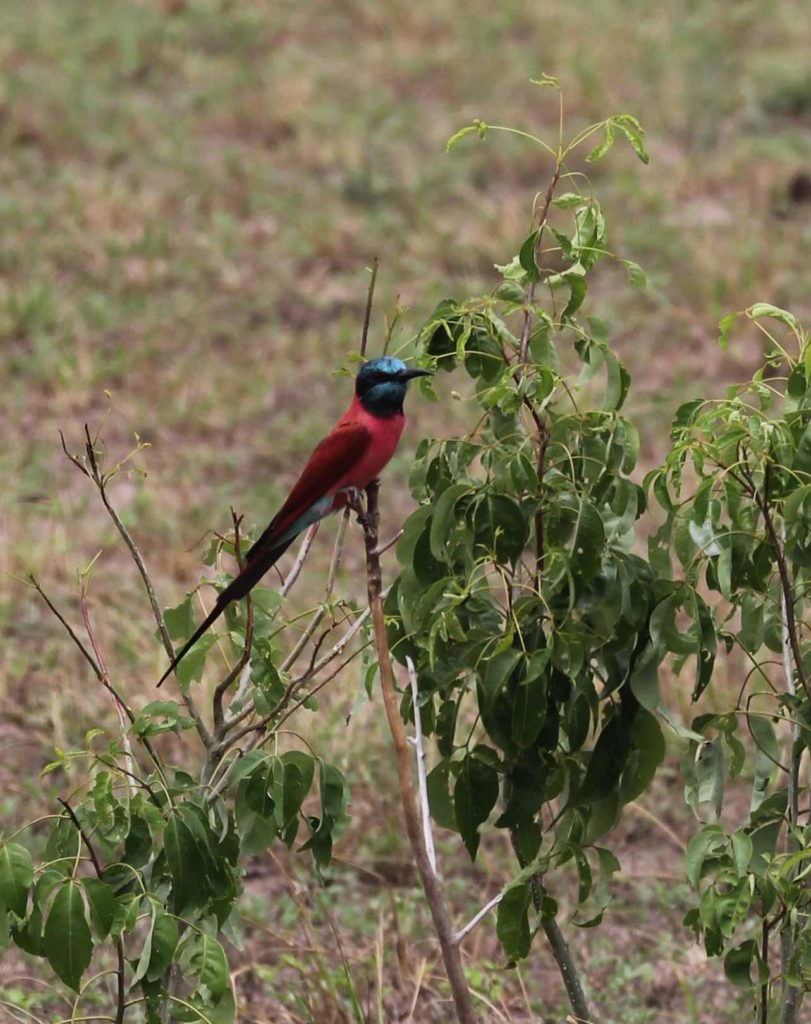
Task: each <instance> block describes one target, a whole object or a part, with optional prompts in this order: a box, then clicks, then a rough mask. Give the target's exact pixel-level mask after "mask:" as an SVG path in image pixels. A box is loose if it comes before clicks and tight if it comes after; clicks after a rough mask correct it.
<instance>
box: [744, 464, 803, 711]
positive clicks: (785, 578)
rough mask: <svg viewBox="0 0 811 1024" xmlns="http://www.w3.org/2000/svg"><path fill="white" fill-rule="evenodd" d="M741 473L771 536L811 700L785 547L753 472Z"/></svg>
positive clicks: (798, 664) (788, 624)
mask: <svg viewBox="0 0 811 1024" xmlns="http://www.w3.org/2000/svg"><path fill="white" fill-rule="evenodd" d="M741 473H742V475H743V476H744V478H745V480H746V482H747V484H748V485H749V493H750V495H751V496H752V498H753V499H754V501H755V504H756V505H757V507H758V508H759V509H760V514H761V515H762V516H763V522H764V525H765V526H766V532H767V533H768V535H769V541H770V543H771V545H772V551H773V552H774V559H775V561H776V562H777V572H778V574H779V576H780V587H781V589H782V593H783V600H784V602H785V604H784V607H785V628H786V632H787V634H788V640H789V645H790V647H791V653H792V655H793V658H794V669H795V671H796V673H797V678H798V679H799V680H800V683H801V684H802V688H803V689H804V690H805V695H806V697H808V699H809V700H811V683H809V681H808V677H807V676H806V674H805V663H804V662H803V655H802V651H801V649H800V641H799V637H798V636H797V620H796V617H795V615H794V596H793V588H792V585H791V576H790V575H789V571H788V565H787V564H786V556H785V553H784V551H783V546H782V544H781V543H780V538H779V537H778V536H777V530H776V529H775V526H774V520H773V519H772V513H771V508H770V507H769V503H768V501H767V500H766V498H765V496H764V495H763V494H762V493H761V491H760V489H759V488H758V487H757V486H756V485H755V482H754V479H753V478H752V473H751V470H750V469H749V468H748V466H747V467H746V468H744V467H743V466H741Z"/></svg>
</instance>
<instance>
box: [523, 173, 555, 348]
mask: <svg viewBox="0 0 811 1024" xmlns="http://www.w3.org/2000/svg"><path fill="white" fill-rule="evenodd" d="M560 171H561V164H560V161H559V160H558V161H556V163H555V173H554V174H553V175H552V180H551V181H550V182H549V187H548V188H547V190H546V195H545V196H544V204H543V207H542V208H541V214H540V217H539V218H538V235H537V237H536V239H535V246H534V248H535V258H536V259H537V254H538V252H539V251H540V248H541V239H542V238H543V232H544V228H545V227H546V219H547V217H548V216H549V207H550V205H551V203H552V196H553V195H554V192H555V187H556V186H557V183H558V178H559V177H560ZM534 298H535V281H530V282H529V285H528V287H527V294H526V298H525V300H524V326H523V328H522V330H521V344H520V347H519V350H518V361H519V362H520V363H525V362H526V361H527V351H528V349H529V333H530V330H531V328H532V316H533V313H532V302H533V300H534Z"/></svg>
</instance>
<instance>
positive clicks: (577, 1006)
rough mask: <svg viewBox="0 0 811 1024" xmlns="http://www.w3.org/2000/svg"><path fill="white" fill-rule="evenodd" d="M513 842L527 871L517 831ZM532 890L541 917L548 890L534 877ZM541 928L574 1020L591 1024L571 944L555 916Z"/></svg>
mask: <svg viewBox="0 0 811 1024" xmlns="http://www.w3.org/2000/svg"><path fill="white" fill-rule="evenodd" d="M510 841H511V843H512V848H513V852H514V853H515V856H516V859H517V861H518V864H519V866H520V867H521V868H525V867H526V866H527V865H526V862H525V860H524V858H523V857H522V856H521V852H520V850H519V848H518V840H517V836H516V834H515V832H512V831H511V832H510ZM530 890H531V891H532V905H533V906H534V907H535V910H536V912H537V913H539V914H540V913H541V907H542V904H543V896H544V891H545V890H544V884H543V878H542V876H541V875H534V876H533V877H532V879H531V880H530ZM541 926H542V927H543V931H544V935H545V936H546V941H547V942H548V943H549V948H550V949H551V950H552V956H553V957H554V958H555V963H556V964H557V966H558V971H560V977H561V980H562V981H563V986H564V988H565V989H566V995H567V996H568V999H569V1004H570V1005H571V1007H572V1012H573V1013H574V1019H575V1021H577V1022H578V1024H580V1022H581V1021H582V1022H583V1024H588V1022H589V1021H590V1020H591V1019H592V1018H591V1013H590V1012H589V1004H588V1000H587V999H586V992H585V989H584V988H583V983H582V981H581V980H580V974H579V972H578V970H577V966H576V965H575V962H574V960H573V959H572V954H571V951H570V949H569V944H568V942H567V941H566V939H565V938H564V937H563V932H562V931H561V930H560V925H559V924H558V922H557V921H556V920H555V918H554V917H542V918H541Z"/></svg>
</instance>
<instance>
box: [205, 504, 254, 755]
mask: <svg viewBox="0 0 811 1024" xmlns="http://www.w3.org/2000/svg"><path fill="white" fill-rule="evenodd" d="M231 519H232V521H233V524H234V552H235V554H236V559H237V565H238V566H239V568H240V571H242V569H243V568H244V567H245V559H244V558H243V557H242V540H241V537H240V534H239V527H240V524H241V523H242V516H238V515H237V514H236V512H235V511H234V509H233V508H232V509H231ZM252 642H253V600H252V599H251V594H250V591H249V592H248V594H247V595H246V597H245V642H244V643H243V645H242V653H241V654H240V656H239V659H238V660H237V663H236V665H234V667H233V668H232V669H231V670H230V671H229V672H228V674H227V675H226V676H225V678H224V679H223V680H222V681H221V682H220V683H218V684H217V687H216V689H215V690H214V697H213V699H212V712H213V717H214V738H215V739H216V738H217V736H219V735H220V734H221V732H222V729H223V724H224V721H223V707H222V705H223V700H224V699H225V694H226V693H227V691H228V690H229V688H230V687H231V686H232V684H233V683H234V681H235V680H236V679H237V677H238V676H240V675H241V674H242V670H243V669H244V668H246V667H247V665H248V664H249V663H250V660H251V643H252Z"/></svg>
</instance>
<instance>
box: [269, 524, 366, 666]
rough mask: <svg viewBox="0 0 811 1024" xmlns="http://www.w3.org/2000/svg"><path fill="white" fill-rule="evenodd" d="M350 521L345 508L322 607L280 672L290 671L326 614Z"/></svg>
mask: <svg viewBox="0 0 811 1024" xmlns="http://www.w3.org/2000/svg"><path fill="white" fill-rule="evenodd" d="M348 522H349V510H348V509H345V510H344V514H343V515H342V516H341V522H340V524H339V525H338V532H337V534H336V535H335V544H334V545H333V548H332V558H331V559H330V563H329V571H328V572H327V582H326V584H325V585H324V600H323V602H322V607H321V608H319V609H318V611H317V612H316V613H315V615H314V616H313V618H312V619H311V621H310V623H309V625H308V626H307V628H306V629H305V630H304V632H303V633H302V635H301V636H300V637H299V639H298V641H297V643H296V645H295V646H294V647H293V650H292V651H291V652H290V653H289V654H288V655H287V657H286V658H285V659H284V661H283V662H282V664H281V665H280V666H279V671H280V672H289V671H290V669H291V668H292V667H293V665H295V663H296V661H298V659H299V657H300V655H301V652H302V651H303V650H304V648H305V647H306V646H307V644H308V643H309V641H310V639H311V637H312V635H313V633H315V631H316V629H318V626H319V623H320V622H321V620H322V619H323V618H324V615H325V614H326V609H325V607H324V606H325V605H327V604H328V603H329V600H330V598H331V597H332V592H333V589H334V588H335V580H336V578H337V576H338V569H339V567H340V565H341V559H342V558H343V553H344V539H345V537H346V526H347V523H348ZM316 526H317V524H316Z"/></svg>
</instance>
